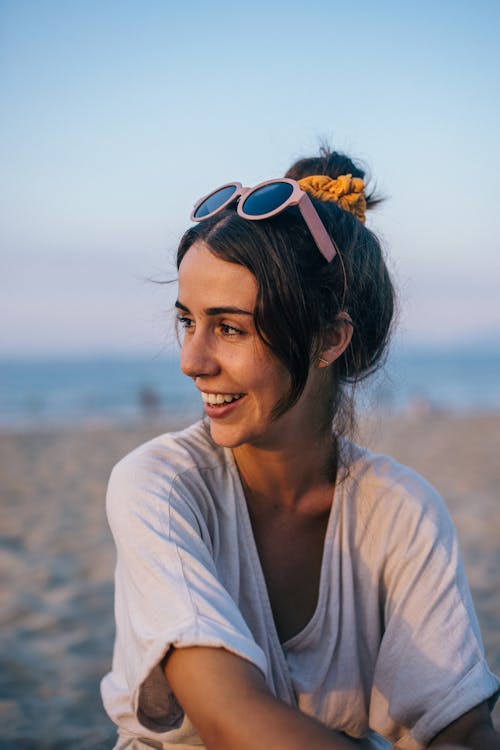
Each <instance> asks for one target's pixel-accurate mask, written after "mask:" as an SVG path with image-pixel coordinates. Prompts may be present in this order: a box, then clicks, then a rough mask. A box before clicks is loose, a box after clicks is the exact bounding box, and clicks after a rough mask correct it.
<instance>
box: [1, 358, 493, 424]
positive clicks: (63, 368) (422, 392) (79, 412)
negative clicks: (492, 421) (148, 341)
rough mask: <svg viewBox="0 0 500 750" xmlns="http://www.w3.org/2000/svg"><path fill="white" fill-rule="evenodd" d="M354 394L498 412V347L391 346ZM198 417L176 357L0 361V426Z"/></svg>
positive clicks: (405, 404) (369, 404) (407, 405)
mask: <svg viewBox="0 0 500 750" xmlns="http://www.w3.org/2000/svg"><path fill="white" fill-rule="evenodd" d="M358 391H359V402H360V407H361V409H365V408H373V407H374V406H375V407H379V408H383V409H386V410H391V411H396V412H398V411H404V410H408V409H425V410H451V411H457V412H477V411H500V351H494V352H488V351H477V352H475V353H474V354H471V353H470V352H464V351H462V350H458V349H456V350H447V351H437V350H427V351H426V350H423V349H415V348H414V349H411V348H409V349H399V350H395V351H393V352H392V353H391V356H390V358H389V359H388V362H387V364H386V366H385V368H384V369H383V370H382V371H381V372H379V373H377V375H376V376H375V377H374V378H372V380H371V381H370V380H368V381H367V382H366V383H365V384H363V385H362V386H361V387H359V386H358ZM201 414H202V404H201V400H200V397H199V394H198V393H197V392H196V389H195V388H194V385H193V383H192V382H191V381H190V379H189V378H186V377H185V376H184V375H182V373H181V372H180V370H179V361H178V356H177V355H169V356H165V355H162V356H157V357H148V356H138V355H135V356H122V357H85V358H80V359H64V358H53V359H50V360H43V361H42V360H31V361H30V360H0V429H9V428H12V429H22V428H25V427H44V426H51V425H68V426H77V425H81V424H88V423H92V424H93V423H113V424H125V423H133V422H137V421H140V420H142V419H144V418H156V417H158V418H160V419H163V418H170V417H172V418H175V419H182V420H183V421H187V420H189V419H196V418H197V417H199V416H201Z"/></svg>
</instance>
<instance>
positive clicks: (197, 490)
mask: <svg viewBox="0 0 500 750" xmlns="http://www.w3.org/2000/svg"><path fill="white" fill-rule="evenodd" d="M363 178H364V173H363V172H362V170H361V169H359V168H358V167H357V166H356V165H355V164H354V163H353V162H352V161H351V160H350V159H348V158H347V157H345V156H343V155H340V154H338V153H335V152H333V153H330V152H326V151H324V152H322V153H321V154H320V156H319V157H318V158H313V159H305V160H301V161H300V162H298V163H297V164H295V165H294V166H293V167H292V168H291V170H290V171H289V172H288V174H287V176H286V178H285V179H284V180H275V181H270V182H268V183H265V184H264V185H262V186H259V187H257V188H254V189H246V188H242V187H241V185H239V184H238V183H231V184H229V185H225V186H223V187H222V188H220V189H217V190H215V191H214V192H213V193H211V194H210V195H209V196H208V197H207V198H204V199H202V200H201V201H199V202H198V203H197V205H196V206H195V210H194V212H193V215H192V218H193V219H194V221H195V222H196V223H195V226H194V227H192V228H191V229H189V230H188V231H187V232H186V234H185V235H184V237H183V238H182V240H181V243H180V247H179V251H178V269H179V297H178V301H177V303H176V306H177V311H178V320H179V326H180V328H181V329H182V330H183V341H182V350H181V367H182V370H183V372H184V373H185V374H186V375H187V376H188V377H191V378H193V380H194V382H195V384H196V386H197V387H198V389H199V390H200V393H201V398H202V399H203V402H204V408H205V415H206V418H205V420H203V421H202V422H199V423H197V424H195V425H193V426H191V427H190V428H188V429H187V430H184V431H183V432H179V433H176V434H168V435H163V436H161V437H159V438H157V439H155V440H153V441H151V442H150V443H148V444H146V445H144V446H142V447H140V448H138V449H137V450H136V451H134V452H133V453H132V454H131V455H130V456H128V457H127V458H125V459H124V460H123V461H121V462H120V463H119V464H118V466H117V467H115V469H114V471H113V473H112V476H111V480H110V485H109V491H108V514H109V519H110V524H111V528H112V531H113V534H114V538H115V542H116V547H117V574H116V620H117V635H116V645H115V653H114V660H113V668H112V671H111V673H110V674H109V675H107V676H106V677H105V679H104V681H103V688H102V689H103V698H104V703H105V706H106V709H107V711H108V713H109V714H110V716H111V717H112V718H113V719H114V721H115V722H116V723H117V724H118V725H119V734H120V740H119V742H118V744H117V747H119V748H144V747H158V748H170V747H172V748H174V747H175V748H190V747H193V746H197V745H198V746H199V745H200V744H203V745H205V746H206V747H207V748H209V749H210V750H212V749H213V750H225V749H226V748H227V750H233V748H234V749H235V750H253V749H254V748H255V749H256V750H264V748H265V749H269V750H273V749H276V750H281V749H283V750H284V749H285V748H286V750H294V749H295V748H301V749H303V748H311V749H313V750H316V749H317V750H323V748H325V749H326V748H330V749H331V750H333V749H335V748H338V750H341V749H342V748H350V747H362V748H381V747H391V746H394V747H397V748H408V749H409V748H412V749H413V748H423V747H434V746H441V747H459V746H461V747H469V748H475V749H478V748H481V750H485V749H488V748H500V738H499V735H497V734H496V733H495V732H494V730H493V728H492V726H491V721H490V718H489V705H490V706H491V705H492V703H493V702H494V698H495V697H496V695H497V693H498V689H499V682H498V680H497V679H496V678H495V677H494V676H493V675H492V674H491V672H490V671H489V670H488V667H487V665H486V663H485V661H484V655H483V650H482V645H481V639H480V635H479V631H478V625H477V621H476V618H475V615H474V611H473V607H472V603H471V599H470V594H469V591H468V588H467V584H466V581H465V579H464V574H463V569H462V565H461V562H460V559H459V553H458V548H457V541H456V537H455V532H454V530H453V527H452V524H451V521H450V519H449V517H448V514H447V512H446V509H445V508H444V505H443V503H442V502H441V500H440V499H439V497H438V496H437V495H436V493H435V491H434V490H433V489H432V488H431V487H430V486H429V485H428V484H427V483H426V482H425V481H424V480H423V479H422V478H421V477H419V476H417V475H416V474H415V473H413V472H412V471H410V470H409V469H407V468H406V467H403V466H400V465H398V464H397V463H395V462H394V461H392V460H391V459H389V458H387V457H384V456H375V455H372V454H370V453H369V452H367V451H364V450H362V449H361V448H359V447H357V446H356V445H354V444H353V443H351V442H349V441H348V440H347V439H346V438H345V437H343V433H345V431H346V427H347V426H348V425H349V424H350V423H352V418H351V417H352V402H351V399H350V397H349V386H350V384H352V383H355V382H357V381H358V380H359V379H361V378H363V377H365V376H366V375H367V374H369V373H370V372H372V371H373V370H374V369H376V367H377V365H378V364H379V363H380V361H381V358H382V357H383V354H384V351H385V347H386V343H387V340H388V336H389V332H390V327H391V322H392V316H393V308H394V294H393V288H392V284H391V280H390V277H389V274H388V272H387V269H386V266H385V263H384V260H383V257H382V253H381V249H380V245H379V243H378V241H377V239H376V237H375V236H374V235H373V234H372V233H371V232H370V231H369V230H368V229H366V227H365V226H364V213H365V209H366V208H370V207H371V206H372V205H373V204H374V203H375V202H376V200H375V199H374V198H373V196H366V195H365V190H364V182H363ZM296 181H298V182H296ZM332 424H333V431H332ZM488 702H489V703H488ZM453 743H455V744H453Z"/></svg>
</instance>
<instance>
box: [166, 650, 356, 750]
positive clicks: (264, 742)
mask: <svg viewBox="0 0 500 750" xmlns="http://www.w3.org/2000/svg"><path fill="white" fill-rule="evenodd" d="M165 675H166V677H167V680H168V682H169V684H170V686H171V688H172V690H173V691H174V693H175V695H176V698H177V700H178V701H179V703H180V705H181V706H182V708H183V709H184V711H185V712H186V714H187V715H188V716H189V718H190V720H191V721H192V722H193V724H194V726H195V727H196V729H197V731H198V732H199V734H200V736H201V737H202V739H203V741H204V742H205V744H206V746H207V748H208V750H235V748H237V749H238V750H262V748H264V747H265V748H268V750H304V748H308V750H350V749H351V748H353V747H355V743H353V742H351V741H350V740H349V739H348V738H347V737H345V736H344V735H342V734H339V733H337V732H333V731H332V730H330V729H328V728H327V727H325V726H324V725H322V724H320V723H319V722H318V721H316V720H315V719H312V718H310V717H308V716H306V715H305V714H302V713H300V712H299V711H298V710H295V709H293V708H291V707H290V706H287V705H286V704H285V703H283V702H282V701H280V700H278V699H276V698H274V697H273V696H272V695H271V694H270V692H269V690H268V689H267V686H266V684H265V681H264V677H263V676H262V674H261V672H259V670H258V669H257V668H256V667H254V666H253V665H252V664H250V663H249V662H247V661H245V660H244V659H241V658H240V657H238V656H235V655H234V654H231V653H230V652H229V651H226V650H224V649H222V648H206V647H200V646H196V647H192V648H181V649H173V650H172V651H171V652H170V654H169V656H168V658H167V660H166V664H165Z"/></svg>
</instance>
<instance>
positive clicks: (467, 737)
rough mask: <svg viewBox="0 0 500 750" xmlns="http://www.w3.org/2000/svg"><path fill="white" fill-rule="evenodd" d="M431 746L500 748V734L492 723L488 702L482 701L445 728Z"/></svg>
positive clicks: (476, 749) (489, 749) (480, 748)
mask: <svg viewBox="0 0 500 750" xmlns="http://www.w3.org/2000/svg"><path fill="white" fill-rule="evenodd" d="M429 747H430V748H431V747H436V748H441V750H447V748H449V750H452V749H453V748H457V750H459V748H460V749H461V748H468V749H469V750H500V734H498V732H496V731H495V729H494V728H493V724H492V723H491V716H490V712H489V709H488V704H487V703H481V704H480V705H479V706H476V707H475V708H473V709H472V710H471V711H468V712H467V713H466V714H464V715H463V716H461V717H460V718H459V719H457V720H456V721H454V722H452V723H451V724H450V725H449V726H448V727H446V728H445V729H443V731H442V732H440V733H439V734H438V735H437V737H435V738H434V739H433V740H432V742H431V743H430V745H429Z"/></svg>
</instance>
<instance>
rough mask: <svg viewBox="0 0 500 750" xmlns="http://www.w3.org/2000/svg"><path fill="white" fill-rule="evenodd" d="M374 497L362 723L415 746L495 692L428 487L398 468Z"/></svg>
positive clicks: (438, 505)
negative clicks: (398, 478)
mask: <svg viewBox="0 0 500 750" xmlns="http://www.w3.org/2000/svg"><path fill="white" fill-rule="evenodd" d="M391 494H392V497H391V499H388V500H386V502H384V501H382V502H381V504H380V508H381V510H383V512H384V513H385V517H386V519H389V518H390V519H391V520H390V521H388V520H386V522H385V529H386V534H385V539H384V541H383V542H382V544H383V546H384V547H385V556H384V558H385V563H384V566H383V570H382V573H381V582H382V589H383V597H382V605H381V607H382V611H381V616H382V618H383V633H384V634H383V637H382V642H381V645H380V649H379V653H378V658H377V662H376V666H375V674H374V681H373V689H372V695H371V700H370V725H371V726H372V727H373V728H374V729H375V730H376V731H377V732H379V733H380V734H382V735H383V736H385V737H387V738H388V739H390V741H391V742H392V743H393V744H394V747H395V748H399V749H400V750H417V749H418V750H420V749H421V748H424V747H427V745H428V743H429V742H430V741H431V740H432V739H433V737H435V736H436V734H438V733H439V732H440V731H441V730H442V729H444V728H445V727H446V726H448V724H450V723H451V722H452V721H454V720H455V719H457V718H458V717H460V716H462V715H463V714H464V713H466V712H467V711H468V710H470V709H471V708H473V707H474V706H476V705H478V704H479V703H481V702H483V701H484V700H486V699H490V700H491V701H492V702H493V703H494V700H495V698H496V697H497V696H498V690H499V681H498V679H497V678H496V677H495V676H494V675H493V674H492V673H491V672H490V670H489V669H488V666H487V664H486V661H485V656H484V650H483V645H482V641H481V635H480V631H479V626H478V622H477V619H476V615H475V612H474V607H473V604H472V599H471V595H470V591H469V588H468V585H467V581H466V577H465V573H464V569H463V564H462V561H461V557H460V551H459V546H458V541H457V536H456V532H455V529H454V526H453V523H452V521H451V518H450V516H449V514H448V511H447V509H446V507H445V505H444V503H443V501H442V500H441V498H440V497H439V496H438V495H437V493H436V492H435V491H434V490H433V488H432V487H431V486H430V485H428V484H427V483H426V482H425V481H424V480H423V479H422V478H421V477H418V476H417V475H414V474H412V473H411V472H408V476H406V477H405V478H404V482H403V484H402V485H401V484H399V485H398V486H396V487H395V488H393V491H392V493H391Z"/></svg>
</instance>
